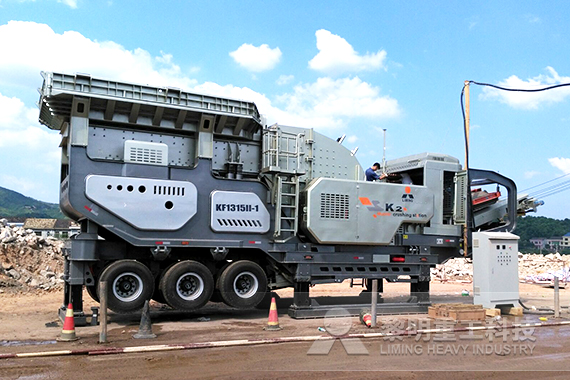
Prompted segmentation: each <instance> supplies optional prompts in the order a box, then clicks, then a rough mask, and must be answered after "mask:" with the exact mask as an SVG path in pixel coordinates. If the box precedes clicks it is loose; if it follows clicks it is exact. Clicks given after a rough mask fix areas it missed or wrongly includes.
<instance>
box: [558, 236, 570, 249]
mask: <svg viewBox="0 0 570 380" xmlns="http://www.w3.org/2000/svg"><path fill="white" fill-rule="evenodd" d="M560 246H561V247H563V248H570V232H568V233H567V234H566V235H564V236H562V243H561V244H560Z"/></svg>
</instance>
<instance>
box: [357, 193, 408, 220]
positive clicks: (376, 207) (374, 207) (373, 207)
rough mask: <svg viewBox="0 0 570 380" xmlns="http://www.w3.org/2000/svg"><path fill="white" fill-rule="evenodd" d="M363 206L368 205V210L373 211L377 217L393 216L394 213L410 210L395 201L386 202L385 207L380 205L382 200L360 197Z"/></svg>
mask: <svg viewBox="0 0 570 380" xmlns="http://www.w3.org/2000/svg"><path fill="white" fill-rule="evenodd" d="M358 199H359V200H360V203H362V205H363V206H367V207H366V208H367V209H368V211H370V212H373V213H374V214H373V215H372V216H373V217H375V218H377V217H379V216H392V215H393V214H392V213H401V212H404V211H408V209H407V208H405V207H403V206H400V205H396V204H394V203H385V204H384V207H382V206H380V201H376V200H370V199H369V198H367V197H360V198H358Z"/></svg>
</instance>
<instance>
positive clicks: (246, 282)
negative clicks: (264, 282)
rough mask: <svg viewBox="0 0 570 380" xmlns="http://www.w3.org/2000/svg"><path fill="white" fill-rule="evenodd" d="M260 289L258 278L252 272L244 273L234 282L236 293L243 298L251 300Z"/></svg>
mask: <svg viewBox="0 0 570 380" xmlns="http://www.w3.org/2000/svg"><path fill="white" fill-rule="evenodd" d="M258 287H259V283H258V281H257V277H255V275H254V274H253V273H251V272H242V273H240V274H239V275H237V276H236V279H235V280H234V291H235V293H236V294H237V295H238V296H239V297H241V298H250V297H252V296H253V295H254V294H255V293H256V292H257V288H258Z"/></svg>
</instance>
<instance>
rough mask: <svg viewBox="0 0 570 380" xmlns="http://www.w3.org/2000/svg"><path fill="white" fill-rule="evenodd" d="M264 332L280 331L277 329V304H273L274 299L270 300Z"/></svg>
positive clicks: (279, 328)
mask: <svg viewBox="0 0 570 380" xmlns="http://www.w3.org/2000/svg"><path fill="white" fill-rule="evenodd" d="M265 330H268V331H277V330H281V327H279V318H278V316H277V303H276V302H275V297H272V298H271V307H270V308H269V318H268V319H267V327H265Z"/></svg>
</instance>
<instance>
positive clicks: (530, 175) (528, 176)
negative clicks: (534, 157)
mask: <svg viewBox="0 0 570 380" xmlns="http://www.w3.org/2000/svg"><path fill="white" fill-rule="evenodd" d="M539 174H541V173H540V172H538V171H536V170H529V171H526V172H524V178H526V179H531V178H534V177H536V176H537V175H539Z"/></svg>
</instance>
